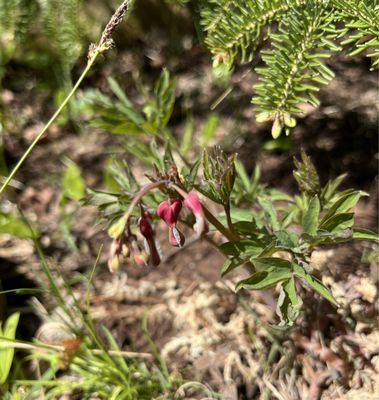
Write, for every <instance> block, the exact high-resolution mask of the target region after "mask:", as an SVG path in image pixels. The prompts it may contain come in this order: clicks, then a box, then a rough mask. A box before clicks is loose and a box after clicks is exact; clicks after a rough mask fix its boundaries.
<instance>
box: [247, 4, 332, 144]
mask: <svg viewBox="0 0 379 400" xmlns="http://www.w3.org/2000/svg"><path fill="white" fill-rule="evenodd" d="M337 35H338V31H337V30H336V28H335V27H334V26H333V14H332V12H331V11H330V9H329V7H328V3H327V2H324V3H322V2H316V1H309V2H308V4H307V6H306V7H298V8H293V9H292V10H291V12H290V13H288V14H287V15H285V16H284V17H283V18H282V20H281V23H280V26H279V29H278V32H277V33H275V34H272V35H271V48H270V49H269V50H266V51H262V59H263V61H264V62H265V64H266V65H265V66H264V67H260V68H256V71H257V72H258V75H259V82H258V84H256V85H255V87H254V88H255V92H256V96H255V97H254V99H253V101H252V102H253V104H255V105H256V110H257V111H258V112H260V113H261V114H260V115H258V116H257V120H261V121H262V120H272V121H274V125H273V130H272V134H273V136H274V137H278V136H279V135H280V132H281V130H282V128H283V127H284V126H287V127H292V126H294V124H295V121H294V119H293V118H290V113H293V112H302V109H301V108H300V107H299V103H301V102H305V103H308V104H311V105H313V106H317V105H318V104H319V101H318V99H317V98H316V96H315V94H314V93H315V92H318V91H319V85H320V84H321V85H325V84H327V83H329V81H330V80H331V79H332V78H333V77H334V74H333V72H332V71H331V70H330V69H329V68H328V67H327V66H326V65H325V64H324V63H323V62H322V60H323V59H326V58H328V57H330V54H331V52H333V51H337V50H339V47H337V46H336V45H335V44H334V43H333V39H335V38H336V36H337Z"/></svg>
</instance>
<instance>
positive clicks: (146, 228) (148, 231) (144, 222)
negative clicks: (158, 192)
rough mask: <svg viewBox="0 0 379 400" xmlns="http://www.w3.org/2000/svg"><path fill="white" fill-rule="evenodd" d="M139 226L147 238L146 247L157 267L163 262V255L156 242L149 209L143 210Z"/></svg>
mask: <svg viewBox="0 0 379 400" xmlns="http://www.w3.org/2000/svg"><path fill="white" fill-rule="evenodd" d="M138 227H139V230H140V232H141V234H142V236H143V237H144V238H145V248H146V250H147V253H148V255H149V261H150V263H151V264H152V265H154V267H156V266H157V265H159V263H160V262H161V257H160V255H159V251H158V249H157V245H156V242H155V232H154V229H153V227H152V225H151V218H150V213H149V212H148V211H143V210H141V217H140V218H139V220H138Z"/></svg>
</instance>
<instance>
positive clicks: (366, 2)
mask: <svg viewBox="0 0 379 400" xmlns="http://www.w3.org/2000/svg"><path fill="white" fill-rule="evenodd" d="M332 4H333V5H334V7H335V8H336V10H337V11H339V13H340V15H341V17H342V19H343V20H344V21H345V29H344V30H343V32H342V33H343V35H344V36H345V35H347V34H350V36H349V37H348V38H347V39H346V40H344V41H343V42H342V43H341V44H343V45H345V44H353V48H352V50H351V51H350V53H349V54H350V55H352V56H353V55H356V54H359V53H361V52H363V51H366V53H367V54H366V55H367V57H370V58H372V69H374V67H375V66H377V65H378V64H379V1H378V0H332Z"/></svg>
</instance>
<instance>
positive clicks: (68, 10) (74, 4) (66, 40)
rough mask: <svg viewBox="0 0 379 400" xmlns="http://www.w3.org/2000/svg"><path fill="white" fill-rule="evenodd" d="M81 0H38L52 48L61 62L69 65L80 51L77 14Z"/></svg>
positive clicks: (79, 31)
mask: <svg viewBox="0 0 379 400" xmlns="http://www.w3.org/2000/svg"><path fill="white" fill-rule="evenodd" d="M81 2H82V1H81V0H65V1H62V0H38V3H39V5H40V7H41V11H42V16H43V24H44V27H45V32H46V34H47V35H48V37H49V40H50V41H51V43H52V49H53V50H54V52H55V53H56V55H57V56H58V58H59V59H60V60H62V61H63V64H66V65H68V66H69V67H71V66H72V64H73V63H74V62H75V61H76V59H77V58H78V56H79V55H80V51H81V42H80V38H81V30H80V26H79V21H78V16H79V8H80V5H81Z"/></svg>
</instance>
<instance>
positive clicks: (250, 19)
mask: <svg viewBox="0 0 379 400" xmlns="http://www.w3.org/2000/svg"><path fill="white" fill-rule="evenodd" d="M304 4H305V0H291V1H290V0H285V1H283V0H257V1H244V0H237V1H235V0H207V1H203V2H202V5H201V12H200V14H201V24H202V25H203V29H204V31H205V33H206V35H207V36H206V39H205V43H206V45H207V46H208V48H209V49H210V51H211V52H212V53H213V56H214V61H215V62H214V64H215V65H216V66H217V65H218V64H220V63H223V64H226V65H228V66H229V67H231V65H232V64H233V62H234V60H235V58H236V57H237V56H238V55H239V56H240V58H241V61H242V62H245V61H246V60H251V58H252V56H253V53H254V51H255V49H256V48H257V46H258V45H259V43H260V42H261V38H262V34H263V31H264V28H265V27H267V26H268V25H269V24H270V23H272V22H273V21H276V20H278V19H280V17H281V16H283V15H285V14H286V13H287V12H288V11H289V10H290V9H291V8H292V7H294V6H301V5H304Z"/></svg>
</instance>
